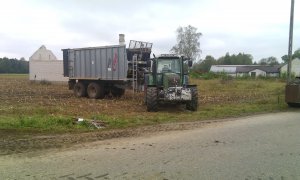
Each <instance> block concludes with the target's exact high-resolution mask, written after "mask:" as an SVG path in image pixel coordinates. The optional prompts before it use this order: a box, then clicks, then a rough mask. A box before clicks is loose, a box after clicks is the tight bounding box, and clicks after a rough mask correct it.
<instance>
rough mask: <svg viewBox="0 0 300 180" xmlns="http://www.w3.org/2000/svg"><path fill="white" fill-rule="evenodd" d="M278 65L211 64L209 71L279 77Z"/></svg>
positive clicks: (235, 75)
mask: <svg viewBox="0 0 300 180" xmlns="http://www.w3.org/2000/svg"><path fill="white" fill-rule="evenodd" d="M279 69H280V65H274V66H267V65H264V66H261V65H212V66H211V68H210V72H214V73H226V74H228V75H230V76H234V77H237V76H239V77H240V76H245V75H247V76H251V77H258V76H264V77H279V73H280V71H279Z"/></svg>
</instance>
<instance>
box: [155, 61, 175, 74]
mask: <svg viewBox="0 0 300 180" xmlns="http://www.w3.org/2000/svg"><path fill="white" fill-rule="evenodd" d="M157 72H158V73H166V72H173V73H180V61H179V59H159V60H158V62H157Z"/></svg>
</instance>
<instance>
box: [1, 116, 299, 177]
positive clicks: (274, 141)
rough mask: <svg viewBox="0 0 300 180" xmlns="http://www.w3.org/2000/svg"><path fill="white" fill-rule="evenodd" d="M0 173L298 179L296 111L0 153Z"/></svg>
mask: <svg viewBox="0 0 300 180" xmlns="http://www.w3.org/2000/svg"><path fill="white" fill-rule="evenodd" d="M0 177H1V178H0V179H66V180H72V179H87V180H92V179H212V180H218V179H221V180H223V179H228V180H232V179H242V180H251V179H255V180H259V179H267V180H276V179H278V180H288V179H295V180H296V179H297V180H298V179H300V113H299V112H286V113H274V114H267V115H258V116H253V117H247V118H240V119H236V120H233V121H227V122H221V123H213V124H210V125H207V126H205V127H203V128H198V129H193V130H185V131H172V132H165V133H158V134H153V135H147V136H144V137H136V138H121V139H114V140H105V141H99V142H95V143H89V144H83V145H80V146H76V147H73V148H71V149H63V150H56V151H55V152H45V153H44V154H37V155H36V154H35V155H30V154H20V155H8V156H0Z"/></svg>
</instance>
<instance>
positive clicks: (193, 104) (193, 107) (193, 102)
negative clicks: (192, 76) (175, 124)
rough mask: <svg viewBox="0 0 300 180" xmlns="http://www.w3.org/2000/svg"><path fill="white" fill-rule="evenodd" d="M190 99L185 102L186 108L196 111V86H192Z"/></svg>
mask: <svg viewBox="0 0 300 180" xmlns="http://www.w3.org/2000/svg"><path fill="white" fill-rule="evenodd" d="M191 91H192V100H191V101H189V102H188V103H187V104H186V109H187V110H190V111H197V109H198V90H197V87H192V88H191Z"/></svg>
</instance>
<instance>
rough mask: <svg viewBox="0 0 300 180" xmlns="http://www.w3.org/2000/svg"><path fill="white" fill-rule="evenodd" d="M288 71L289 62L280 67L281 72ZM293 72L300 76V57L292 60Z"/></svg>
mask: <svg viewBox="0 0 300 180" xmlns="http://www.w3.org/2000/svg"><path fill="white" fill-rule="evenodd" d="M286 72H287V64H285V65H284V66H282V67H281V68H280V73H281V74H282V73H286ZM291 72H292V74H295V75H296V76H300V59H298V58H296V59H294V60H293V61H292V69H291Z"/></svg>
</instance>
